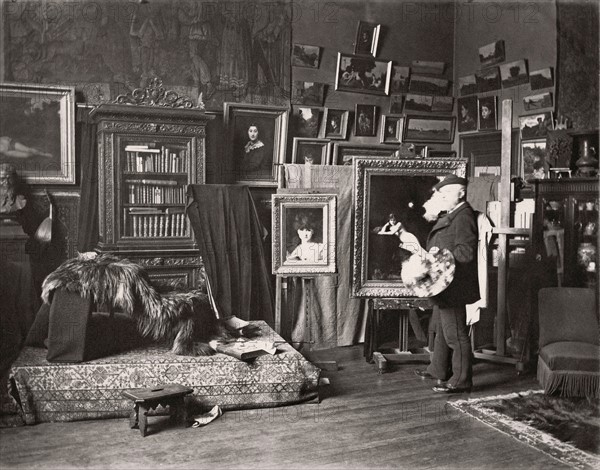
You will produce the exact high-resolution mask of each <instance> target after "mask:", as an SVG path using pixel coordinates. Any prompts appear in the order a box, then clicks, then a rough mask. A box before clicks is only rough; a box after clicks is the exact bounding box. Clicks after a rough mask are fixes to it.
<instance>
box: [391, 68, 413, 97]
mask: <svg viewBox="0 0 600 470" xmlns="http://www.w3.org/2000/svg"><path fill="white" fill-rule="evenodd" d="M409 80H410V67H403V66H401V65H394V66H393V67H392V81H391V84H390V92H391V93H406V92H408V86H409Z"/></svg>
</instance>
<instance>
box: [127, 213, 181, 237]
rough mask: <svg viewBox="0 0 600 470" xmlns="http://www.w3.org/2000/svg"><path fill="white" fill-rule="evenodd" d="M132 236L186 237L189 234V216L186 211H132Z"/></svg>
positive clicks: (130, 215) (130, 216)
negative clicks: (154, 212) (170, 212)
mask: <svg viewBox="0 0 600 470" xmlns="http://www.w3.org/2000/svg"><path fill="white" fill-rule="evenodd" d="M129 218H130V221H131V225H130V227H131V233H130V234H129V235H130V236H132V237H140V238H156V237H184V236H186V234H187V218H186V216H185V214H184V213H174V214H169V213H163V214H141V213H140V214H138V213H130V214H129Z"/></svg>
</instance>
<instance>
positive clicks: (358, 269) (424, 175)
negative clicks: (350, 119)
mask: <svg viewBox="0 0 600 470" xmlns="http://www.w3.org/2000/svg"><path fill="white" fill-rule="evenodd" d="M465 172H466V160H464V159H420V158H418V159H417V158H412V159H392V158H380V157H355V158H354V204H353V207H354V235H353V253H354V257H353V261H352V263H353V264H352V296H353V297H362V298H369V297H371V298H372V297H390V298H395V297H412V296H414V295H415V292H414V290H413V288H412V287H411V286H408V285H407V284H405V283H404V281H403V280H402V269H403V263H404V262H405V261H406V260H408V259H409V258H410V257H411V256H412V255H418V256H422V255H423V251H424V247H426V243H427V236H428V235H429V232H430V231H431V228H432V226H433V224H432V222H428V221H427V220H426V219H425V218H424V217H423V215H424V214H425V208H424V204H425V203H426V202H427V201H428V200H429V199H430V198H431V195H432V193H433V188H434V186H435V185H436V184H437V183H438V182H439V181H440V179H441V178H442V177H443V175H447V174H456V175H458V176H465ZM399 241H400V242H401V243H399Z"/></svg>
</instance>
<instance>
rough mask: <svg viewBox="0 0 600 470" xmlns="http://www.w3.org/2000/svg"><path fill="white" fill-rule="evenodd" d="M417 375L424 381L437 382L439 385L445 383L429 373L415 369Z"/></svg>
mask: <svg viewBox="0 0 600 470" xmlns="http://www.w3.org/2000/svg"><path fill="white" fill-rule="evenodd" d="M415 375H418V376H419V377H421V378H422V379H430V380H437V383H438V385H439V384H441V383H443V381H442V380H440V379H438V378H437V377H434V376H433V375H431V374H430V373H429V372H427V371H426V370H423V369H415Z"/></svg>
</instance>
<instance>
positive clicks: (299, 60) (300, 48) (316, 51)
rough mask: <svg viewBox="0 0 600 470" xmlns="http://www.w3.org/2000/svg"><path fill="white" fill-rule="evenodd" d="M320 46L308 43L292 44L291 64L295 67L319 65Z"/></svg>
mask: <svg viewBox="0 0 600 470" xmlns="http://www.w3.org/2000/svg"><path fill="white" fill-rule="evenodd" d="M320 56H321V48H320V47H319V46H311V45H309V44H294V46H293V48H292V65H294V66H296V67H310V68H313V69H316V68H318V67H319V57H320Z"/></svg>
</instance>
